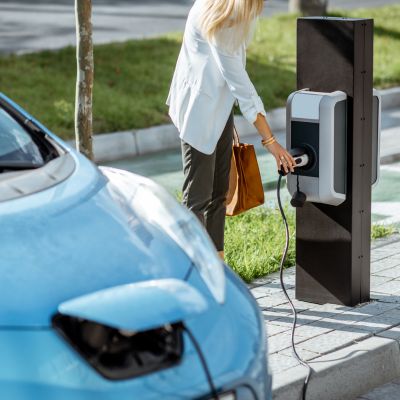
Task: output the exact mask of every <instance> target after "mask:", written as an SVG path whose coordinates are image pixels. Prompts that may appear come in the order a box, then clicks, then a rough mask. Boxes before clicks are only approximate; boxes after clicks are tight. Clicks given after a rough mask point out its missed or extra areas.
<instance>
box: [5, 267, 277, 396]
mask: <svg viewBox="0 0 400 400" xmlns="http://www.w3.org/2000/svg"><path fill="white" fill-rule="evenodd" d="M226 273H227V296H226V301H225V304H224V305H223V306H220V305H219V304H217V303H216V302H215V300H214V299H213V298H212V295H211V294H209V295H207V290H208V289H207V288H206V287H205V284H204V282H202V280H201V278H200V277H199V276H198V274H197V273H196V271H194V272H193V273H192V274H191V276H190V278H189V283H191V284H193V285H194V286H195V287H197V288H200V289H201V290H202V292H203V293H205V296H206V297H207V298H208V300H209V303H210V308H209V310H208V311H207V312H206V313H205V314H203V315H202V316H201V317H200V318H198V317H197V318H194V319H193V320H189V321H185V324H186V326H187V327H188V328H189V329H190V330H191V332H192V334H193V335H194V336H195V337H196V339H197V341H198V342H199V344H200V346H201V348H202V351H203V354H204V357H205V359H206V361H207V364H208V367H209V369H210V372H211V375H212V377H213V380H214V384H215V386H216V387H217V390H218V392H219V393H221V394H223V393H227V392H229V391H232V390H235V393H236V400H264V399H266V398H268V397H269V395H270V391H271V376H270V375H269V373H268V371H267V357H266V354H267V353H266V351H267V349H266V338H265V328H264V322H263V321H262V317H261V315H260V312H259V309H258V306H257V303H256V302H255V301H254V299H253V298H252V296H251V294H250V293H249V292H248V290H247V289H246V287H245V286H244V285H243V283H242V282H241V281H240V280H239V278H237V276H236V275H235V274H234V273H233V272H232V271H231V270H230V269H227V270H226ZM184 346H185V351H184V357H183V359H182V362H181V364H179V365H178V366H176V367H173V368H170V369H167V370H163V371H159V372H157V373H153V374H150V375H147V376H143V377H140V378H136V379H130V380H125V381H109V380H107V379H105V378H103V377H102V376H100V375H99V374H98V373H97V372H96V371H95V370H93V369H92V367H91V366H90V365H89V364H87V363H86V362H85V361H84V360H83V359H82V358H81V357H80V356H79V355H78V354H77V353H76V352H75V351H74V350H73V349H72V348H70V347H69V346H68V345H67V343H65V342H64V340H63V339H62V338H61V337H59V336H58V334H57V333H56V332H55V331H54V330H53V329H52V328H40V329H2V330H0V354H1V357H0V388H1V392H2V395H3V397H4V398H8V399H14V400H25V399H29V400H32V399H40V400H47V399H49V400H50V399H51V400H53V399H55V398H56V399H57V400H64V399H65V400H67V399H68V400H70V399H71V398H74V399H82V400H83V399H92V398H94V396H95V398H96V399H97V400H103V399H104V400H105V399H117V398H118V399H119V400H124V399H132V395H133V396H134V397H135V398H140V399H141V400H153V399H163V400H178V399H179V400H181V399H182V398H185V399H207V398H209V397H210V389H209V386H208V383H207V379H206V376H205V373H204V370H203V368H202V365H201V363H200V360H199V358H198V355H197V353H196V351H195V348H194V347H193V344H192V343H191V341H190V339H189V337H188V335H187V334H185V336H184Z"/></svg>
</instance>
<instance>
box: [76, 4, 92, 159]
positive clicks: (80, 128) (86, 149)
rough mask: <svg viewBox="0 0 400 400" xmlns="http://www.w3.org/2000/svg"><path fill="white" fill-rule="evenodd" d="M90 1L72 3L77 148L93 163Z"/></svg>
mask: <svg viewBox="0 0 400 400" xmlns="http://www.w3.org/2000/svg"><path fill="white" fill-rule="evenodd" d="M91 15H92V2H91V0H75V18H76V40H77V46H76V58H77V66H78V68H77V79H76V101H75V136H76V149H77V150H78V151H79V152H80V153H82V154H84V155H85V156H86V157H87V158H88V159H89V160H91V161H93V160H94V157H93V129H92V90H93V39H92V23H91Z"/></svg>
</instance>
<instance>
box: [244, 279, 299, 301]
mask: <svg viewBox="0 0 400 400" xmlns="http://www.w3.org/2000/svg"><path fill="white" fill-rule="evenodd" d="M293 287H294V286H289V287H287V288H286V290H287V289H292V288H293ZM250 292H251V294H252V295H253V296H254V297H255V298H256V299H259V298H261V297H265V296H269V295H271V294H274V293H281V292H282V287H281V285H280V284H277V283H272V282H271V283H268V284H266V285H262V286H257V287H256V288H254V289H251V290H250Z"/></svg>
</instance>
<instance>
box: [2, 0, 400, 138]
mask: <svg viewBox="0 0 400 400" xmlns="http://www.w3.org/2000/svg"><path fill="white" fill-rule="evenodd" d="M330 15H331V16H347V17H367V18H374V19H375V54H374V86H375V88H377V89H381V88H387V87H391V86H397V85H400V51H399V48H400V24H399V21H400V5H394V6H389V7H382V8H373V9H359V10H355V11H346V12H332V13H330ZM296 17H297V16H293V15H288V14H284V15H277V16H274V17H273V18H271V19H269V20H260V30H259V34H258V37H256V39H255V41H254V42H253V44H252V46H251V48H250V49H249V52H248V57H247V60H248V61H247V70H248V72H249V75H250V78H251V79H252V81H253V83H254V85H255V87H256V89H257V91H258V92H259V94H260V96H261V97H262V99H263V101H264V105H265V107H266V109H271V108H275V107H280V106H283V105H284V104H285V102H286V98H287V96H288V95H289V93H291V92H292V91H294V90H295V55H296V51H295V45H296V43H295V40H296V34H295V31H296ZM181 42H182V33H174V34H169V35H165V36H163V37H160V38H155V39H146V40H131V41H127V42H124V43H112V44H107V45H98V46H95V49H94V60H95V75H94V88H93V129H94V132H95V133H105V132H114V131H121V130H128V129H138V128H144V127H148V126H152V125H159V124H163V123H167V122H169V118H168V116H167V112H168V107H167V106H166V105H165V100H166V98H167V95H168V90H169V85H170V82H171V78H172V75H173V72H174V68H175V63H176V59H177V56H178V53H179V50H180V46H181ZM75 79H76V59H75V49H74V48H65V49H62V50H60V51H58V52H42V53H39V54H27V55H23V56H19V57H17V56H13V55H11V56H0V91H1V92H3V93H4V94H5V95H6V96H8V97H10V98H11V99H12V100H14V101H15V102H16V103H18V104H20V105H21V106H22V107H23V108H25V109H26V110H27V111H28V112H30V113H31V114H33V115H34V116H35V117H36V118H37V119H39V120H40V121H41V122H42V123H43V124H44V125H46V126H47V127H48V128H50V129H51V130H52V131H54V132H55V133H56V134H58V135H59V136H61V137H62V138H64V139H71V138H73V137H74V102H75ZM236 112H239V111H238V110H236Z"/></svg>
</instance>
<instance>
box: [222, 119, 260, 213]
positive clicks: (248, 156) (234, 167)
mask: <svg viewBox="0 0 400 400" xmlns="http://www.w3.org/2000/svg"><path fill="white" fill-rule="evenodd" d="M234 130H235V135H234V138H233V148H232V161H231V172H230V175H229V190H228V193H227V194H226V203H225V204H226V215H229V216H233V215H238V214H241V213H244V212H245V211H248V210H250V209H251V208H254V207H257V206H260V205H261V204H264V189H263V186H262V181H261V175H260V169H259V168H258V163H257V157H256V153H255V151H254V146H253V145H252V144H246V143H240V142H239V136H238V133H237V131H236V127H234ZM235 138H236V143H235Z"/></svg>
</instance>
